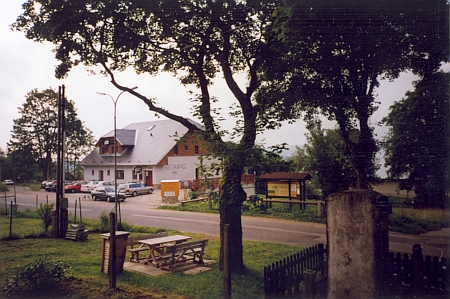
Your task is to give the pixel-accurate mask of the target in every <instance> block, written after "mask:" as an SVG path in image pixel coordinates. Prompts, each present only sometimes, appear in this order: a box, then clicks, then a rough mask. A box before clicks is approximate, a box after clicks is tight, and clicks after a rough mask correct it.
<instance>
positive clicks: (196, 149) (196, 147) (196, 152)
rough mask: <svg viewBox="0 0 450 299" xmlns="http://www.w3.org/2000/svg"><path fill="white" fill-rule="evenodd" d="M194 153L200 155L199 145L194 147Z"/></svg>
mask: <svg viewBox="0 0 450 299" xmlns="http://www.w3.org/2000/svg"><path fill="white" fill-rule="evenodd" d="M194 152H195V154H196V155H198V145H196V146H195V147H194Z"/></svg>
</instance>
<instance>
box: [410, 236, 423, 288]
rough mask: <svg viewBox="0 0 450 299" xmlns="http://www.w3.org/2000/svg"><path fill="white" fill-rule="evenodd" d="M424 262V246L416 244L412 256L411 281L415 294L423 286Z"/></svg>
mask: <svg viewBox="0 0 450 299" xmlns="http://www.w3.org/2000/svg"><path fill="white" fill-rule="evenodd" d="M422 263H423V256H422V247H421V246H420V245H419V244H414V245H413V254H412V256H411V264H412V265H411V282H412V289H413V292H414V294H417V292H419V291H420V290H421V288H422Z"/></svg>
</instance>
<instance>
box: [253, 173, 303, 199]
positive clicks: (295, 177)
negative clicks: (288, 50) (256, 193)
mask: <svg viewBox="0 0 450 299" xmlns="http://www.w3.org/2000/svg"><path fill="white" fill-rule="evenodd" d="M311 178H312V177H311V175H310V174H309V173H305V172H272V173H264V174H262V175H260V176H259V178H258V180H261V181H264V183H265V191H266V198H268V199H271V198H289V200H292V198H294V199H298V200H300V201H305V200H306V181H309V180H311Z"/></svg>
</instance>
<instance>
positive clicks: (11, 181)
mask: <svg viewBox="0 0 450 299" xmlns="http://www.w3.org/2000/svg"><path fill="white" fill-rule="evenodd" d="M3 184H4V185H14V181H13V180H4V181H3Z"/></svg>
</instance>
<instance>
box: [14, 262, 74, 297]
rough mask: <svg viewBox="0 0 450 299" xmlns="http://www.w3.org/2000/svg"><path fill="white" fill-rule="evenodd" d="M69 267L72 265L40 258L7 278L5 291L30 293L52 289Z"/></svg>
mask: <svg viewBox="0 0 450 299" xmlns="http://www.w3.org/2000/svg"><path fill="white" fill-rule="evenodd" d="M68 269H70V267H69V266H68V265H67V264H64V263H62V262H52V261H48V260H45V259H38V260H36V261H34V262H32V263H30V264H27V265H25V266H23V267H22V268H18V269H16V270H15V271H13V273H11V275H10V276H9V277H7V278H6V287H5V291H6V292H7V293H29V292H35V291H41V290H46V289H51V288H52V287H54V286H55V285H56V284H57V283H58V282H60V281H61V279H62V278H64V274H65V272H66V271H67V270H68Z"/></svg>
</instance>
